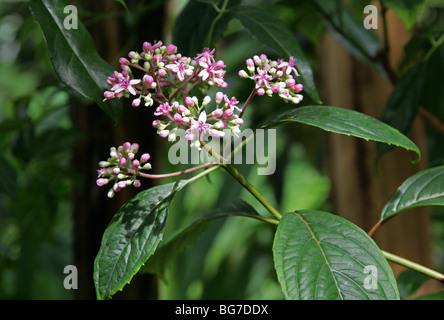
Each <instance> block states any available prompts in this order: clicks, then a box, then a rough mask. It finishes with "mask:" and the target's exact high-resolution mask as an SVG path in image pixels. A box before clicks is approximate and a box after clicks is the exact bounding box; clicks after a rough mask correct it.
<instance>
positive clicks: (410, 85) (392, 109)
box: [376, 63, 426, 158]
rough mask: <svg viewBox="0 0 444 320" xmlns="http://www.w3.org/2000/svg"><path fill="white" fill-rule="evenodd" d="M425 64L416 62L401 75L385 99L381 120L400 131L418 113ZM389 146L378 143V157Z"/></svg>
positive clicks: (407, 128)
mask: <svg viewBox="0 0 444 320" xmlns="http://www.w3.org/2000/svg"><path fill="white" fill-rule="evenodd" d="M425 71H426V65H425V64H424V63H418V64H417V65H415V66H414V67H412V68H411V69H410V70H409V71H407V73H406V74H405V75H404V76H402V77H401V79H400V80H399V82H398V83H397V84H396V86H395V89H394V90H393V91H392V93H391V94H390V97H389V98H388V100H387V103H386V105H385V108H384V111H383V113H382V116H381V121H383V122H385V123H387V124H388V125H390V126H392V127H393V128H396V129H398V130H399V131H400V132H402V133H404V134H405V133H407V132H408V131H409V129H410V127H411V125H412V123H413V120H414V119H415V117H416V114H417V113H418V109H419V107H420V99H421V94H422V88H423V85H424V80H425V76H426V72H425ZM390 149H391V147H389V146H387V145H381V144H378V145H377V147H376V153H377V157H378V158H379V157H380V156H382V155H383V154H384V153H385V152H387V151H389V150H390Z"/></svg>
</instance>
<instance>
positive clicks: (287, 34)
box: [233, 6, 321, 103]
mask: <svg viewBox="0 0 444 320" xmlns="http://www.w3.org/2000/svg"><path fill="white" fill-rule="evenodd" d="M233 13H234V16H235V17H236V18H238V19H239V20H240V22H241V23H242V25H243V26H244V27H245V28H246V29H247V30H248V31H249V32H250V33H251V34H252V36H253V37H255V38H256V39H257V40H259V41H260V42H262V43H263V44H265V45H266V46H268V47H269V48H270V49H272V50H274V51H275V52H276V53H277V54H279V55H281V57H282V58H289V57H291V56H293V57H294V58H296V59H297V61H298V64H297V66H296V69H297V70H298V72H299V74H300V77H298V81H300V82H301V83H302V84H303V86H304V91H305V92H306V93H307V94H308V95H309V96H310V97H311V98H312V99H313V101H314V102H316V103H321V99H320V98H319V94H318V92H317V89H316V85H315V82H314V77H313V71H312V69H311V67H310V64H309V62H308V60H307V58H306V57H305V55H304V53H303V51H302V49H301V47H300V45H299V42H298V40H297V38H296V37H295V36H294V34H293V33H292V32H291V31H290V29H289V28H288V27H287V25H286V24H285V23H284V21H282V20H281V19H279V18H277V17H276V16H274V15H273V14H271V13H270V12H269V11H267V10H264V9H261V8H258V7H253V6H238V7H235V8H233Z"/></svg>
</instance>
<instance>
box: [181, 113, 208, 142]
mask: <svg viewBox="0 0 444 320" xmlns="http://www.w3.org/2000/svg"><path fill="white" fill-rule="evenodd" d="M190 120H191V126H190V128H189V129H188V130H187V135H186V139H187V140H188V141H191V140H195V139H197V138H199V139H202V138H203V136H204V134H205V133H206V132H207V131H208V130H209V129H210V127H211V125H210V124H209V123H207V114H206V112H205V111H202V112H201V113H200V115H199V119H198V120H197V121H196V120H194V119H193V118H191V119H190Z"/></svg>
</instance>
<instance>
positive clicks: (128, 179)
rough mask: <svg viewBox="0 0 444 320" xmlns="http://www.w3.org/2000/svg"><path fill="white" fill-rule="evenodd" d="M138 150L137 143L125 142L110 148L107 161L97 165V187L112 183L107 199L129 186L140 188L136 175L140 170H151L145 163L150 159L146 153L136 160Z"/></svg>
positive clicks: (147, 163) (148, 164) (149, 165)
mask: <svg viewBox="0 0 444 320" xmlns="http://www.w3.org/2000/svg"><path fill="white" fill-rule="evenodd" d="M138 150H139V145H138V144H137V143H133V144H131V143H129V142H125V143H124V144H123V145H121V146H119V147H118V148H115V147H112V148H111V149H110V157H109V158H108V160H107V161H101V162H100V163H99V166H100V169H99V170H98V179H97V180H96V183H97V185H98V186H99V187H101V186H104V185H106V184H108V183H109V182H111V181H113V182H114V185H113V187H112V188H111V189H110V190H109V192H108V197H110V198H112V197H113V196H114V193H115V192H118V191H120V190H121V189H123V188H125V187H126V186H129V185H133V186H134V187H136V188H138V187H140V185H141V184H140V181H139V180H138V179H137V176H138V173H139V172H140V171H141V170H149V169H151V164H150V163H149V162H147V161H148V160H149V159H150V155H149V154H148V153H144V154H142V156H141V157H140V159H136V154H137V151H138Z"/></svg>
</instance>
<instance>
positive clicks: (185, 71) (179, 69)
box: [165, 59, 194, 81]
mask: <svg viewBox="0 0 444 320" xmlns="http://www.w3.org/2000/svg"><path fill="white" fill-rule="evenodd" d="M165 69H166V70H168V71H171V72H174V73H176V76H177V78H178V79H179V80H180V81H183V80H184V79H185V76H191V75H192V74H193V69H194V67H193V66H190V65H189V64H187V63H186V62H185V61H184V60H183V59H180V60H179V61H174V62H173V63H170V64H167V65H166V66H165Z"/></svg>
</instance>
